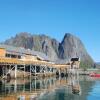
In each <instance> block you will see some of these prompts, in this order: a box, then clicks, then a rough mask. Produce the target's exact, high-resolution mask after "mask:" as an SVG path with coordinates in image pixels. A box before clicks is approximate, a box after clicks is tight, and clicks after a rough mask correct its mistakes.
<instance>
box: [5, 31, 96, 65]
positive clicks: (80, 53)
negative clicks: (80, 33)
mask: <svg viewBox="0 0 100 100" xmlns="http://www.w3.org/2000/svg"><path fill="white" fill-rule="evenodd" d="M4 44H7V45H11V46H17V47H24V48H26V49H31V50H35V51H39V52H43V53H45V54H46V55H47V56H49V58H50V59H51V61H58V62H59V61H60V60H69V59H70V58H72V57H80V58H81V66H86V67H87V66H93V64H94V61H93V59H92V58H91V57H90V55H89V54H88V53H87V51H86V49H85V46H84V45H83V43H82V41H81V40H80V39H79V38H78V37H76V36H74V35H72V34H71V33H65V35H64V37H63V39H62V41H61V42H59V41H57V40H56V39H54V38H51V37H49V36H47V35H44V34H42V35H32V34H30V33H27V32H22V33H19V34H16V36H15V37H12V38H10V39H8V40H6V41H5V42H4Z"/></svg>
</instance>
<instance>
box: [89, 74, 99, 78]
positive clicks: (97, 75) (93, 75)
mask: <svg viewBox="0 0 100 100" xmlns="http://www.w3.org/2000/svg"><path fill="white" fill-rule="evenodd" d="M90 76H91V77H100V74H97V73H91V74H90Z"/></svg>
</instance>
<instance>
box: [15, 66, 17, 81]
mask: <svg viewBox="0 0 100 100" xmlns="http://www.w3.org/2000/svg"><path fill="white" fill-rule="evenodd" d="M16 78H17V65H15V79H16Z"/></svg>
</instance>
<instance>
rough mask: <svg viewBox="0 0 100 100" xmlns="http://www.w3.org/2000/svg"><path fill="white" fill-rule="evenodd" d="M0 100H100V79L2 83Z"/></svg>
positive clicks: (82, 78) (36, 80)
mask: <svg viewBox="0 0 100 100" xmlns="http://www.w3.org/2000/svg"><path fill="white" fill-rule="evenodd" d="M0 100H100V79H99V78H91V77H89V76H73V77H68V78H56V77H49V78H42V79H17V80H11V81H9V82H7V81H0Z"/></svg>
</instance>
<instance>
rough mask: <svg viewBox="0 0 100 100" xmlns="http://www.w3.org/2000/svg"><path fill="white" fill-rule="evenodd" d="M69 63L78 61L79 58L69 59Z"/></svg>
mask: <svg viewBox="0 0 100 100" xmlns="http://www.w3.org/2000/svg"><path fill="white" fill-rule="evenodd" d="M71 61H79V58H71Z"/></svg>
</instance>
